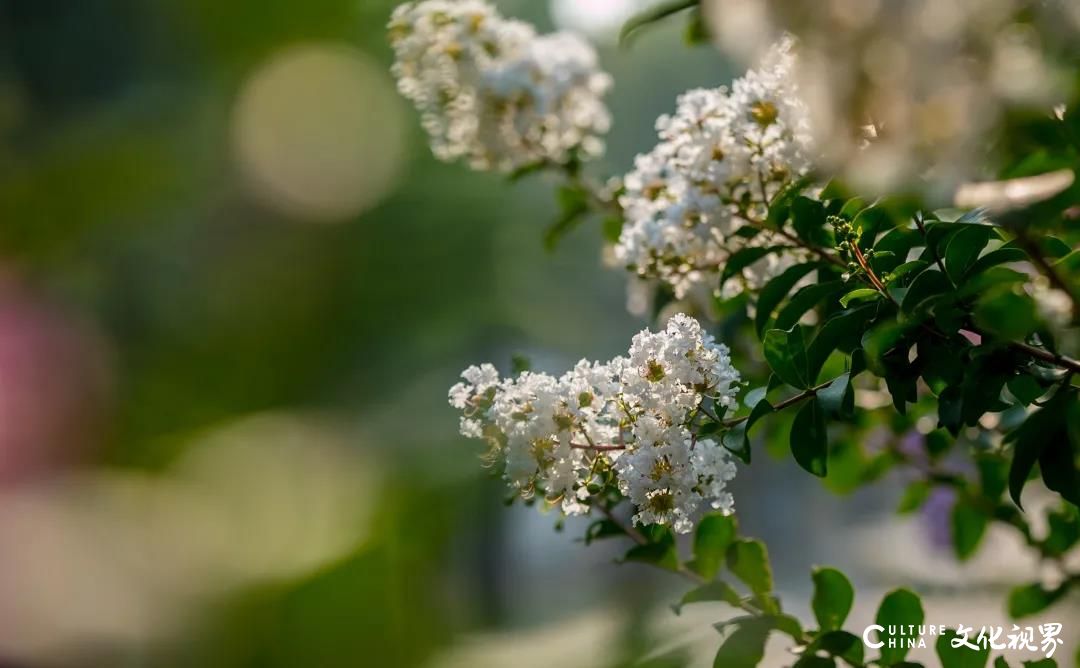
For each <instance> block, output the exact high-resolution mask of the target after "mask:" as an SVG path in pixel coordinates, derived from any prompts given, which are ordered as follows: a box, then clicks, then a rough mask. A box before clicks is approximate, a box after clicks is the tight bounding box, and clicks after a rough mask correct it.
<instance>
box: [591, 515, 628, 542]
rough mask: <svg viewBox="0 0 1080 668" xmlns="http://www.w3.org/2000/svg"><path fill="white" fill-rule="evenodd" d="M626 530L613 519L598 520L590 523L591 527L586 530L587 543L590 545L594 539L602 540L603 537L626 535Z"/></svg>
mask: <svg viewBox="0 0 1080 668" xmlns="http://www.w3.org/2000/svg"><path fill="white" fill-rule="evenodd" d="M625 535H626V531H625V530H624V529H623V528H622V527H621V526H620V525H619V524H617V523H615V522H612V521H611V520H596V521H595V522H593V523H592V524H590V525H589V528H588V529H586V530H585V539H584V540H585V544H586V545H589V544H590V543H592V542H593V541H596V540H600V539H602V538H614V537H615V536H625Z"/></svg>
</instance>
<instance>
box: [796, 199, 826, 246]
mask: <svg viewBox="0 0 1080 668" xmlns="http://www.w3.org/2000/svg"><path fill="white" fill-rule="evenodd" d="M825 217H826V216H825V206H824V205H823V204H822V203H821V202H818V201H817V200H812V199H810V198H809V197H802V196H799V197H796V198H795V199H794V201H792V203H791V224H792V227H794V228H795V233H796V234H797V235H798V236H799V238H800V239H802V240H804V241H807V242H809V243H811V244H814V245H817V246H833V245H834V239H833V236H832V234H831V230H829V229H827V228H826V226H825Z"/></svg>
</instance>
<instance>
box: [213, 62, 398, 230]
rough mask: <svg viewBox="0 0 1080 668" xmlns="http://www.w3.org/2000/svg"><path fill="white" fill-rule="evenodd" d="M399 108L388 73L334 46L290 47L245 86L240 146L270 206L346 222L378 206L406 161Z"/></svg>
mask: <svg viewBox="0 0 1080 668" xmlns="http://www.w3.org/2000/svg"><path fill="white" fill-rule="evenodd" d="M402 119H403V115H402V114H401V112H400V103H399V101H398V98H397V96H396V93H395V91H394V89H393V86H392V84H391V82H390V80H389V77H388V75H387V73H386V72H385V69H384V68H380V67H379V66H378V65H377V64H375V63H373V62H372V61H371V59H370V58H369V57H368V56H366V55H365V54H364V53H362V52H360V51H358V50H356V49H353V48H352V47H349V46H346V45H342V44H335V43H318V44H310V45H304V46H299V47H292V48H290V49H287V50H285V51H282V52H280V53H278V54H276V55H275V56H273V57H271V58H270V59H269V60H268V61H267V62H265V63H264V64H263V65H262V66H261V67H259V68H258V69H257V70H256V71H255V72H254V73H253V74H252V75H251V77H250V78H249V79H248V81H247V82H246V83H245V85H244V87H243V89H242V90H241V92H240V96H239V99H238V100H237V103H236V107H235V111H234V117H233V128H232V132H233V142H234V148H235V151H236V156H237V160H238V162H239V164H240V167H241V171H242V174H243V177H244V179H245V182H246V183H247V185H248V186H249V187H250V188H251V191H252V194H253V195H254V196H255V197H256V198H257V199H258V200H259V201H260V202H261V203H262V204H264V205H266V206H268V207H270V208H272V209H274V210H275V211H278V212H280V213H282V214H284V215H286V216H289V217H294V218H298V219H302V220H315V221H339V220H344V219H348V218H350V217H353V216H356V215H357V214H359V213H361V212H363V211H365V210H367V209H368V208H370V207H372V206H374V205H375V204H377V203H378V202H379V201H380V200H381V199H382V198H383V197H385V196H386V195H387V194H389V193H390V191H391V190H392V189H393V187H394V185H395V184H396V183H397V180H398V176H399V174H400V171H401V166H402V159H403V157H404V148H405V146H404V128H403V123H402Z"/></svg>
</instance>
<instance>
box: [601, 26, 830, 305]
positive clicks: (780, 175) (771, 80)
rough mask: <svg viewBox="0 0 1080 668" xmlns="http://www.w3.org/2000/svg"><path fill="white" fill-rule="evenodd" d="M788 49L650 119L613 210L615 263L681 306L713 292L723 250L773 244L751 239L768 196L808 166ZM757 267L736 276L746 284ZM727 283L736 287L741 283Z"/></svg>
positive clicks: (803, 111)
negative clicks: (649, 141) (657, 285)
mask: <svg viewBox="0 0 1080 668" xmlns="http://www.w3.org/2000/svg"><path fill="white" fill-rule="evenodd" d="M792 48H793V45H792V41H791V40H790V39H785V40H782V41H781V42H780V43H779V44H777V45H776V46H774V47H773V49H772V50H771V51H770V52H769V54H768V55H767V56H766V58H765V59H764V60H763V61H762V63H761V66H760V67H759V68H758V69H755V70H751V71H749V72H747V73H746V75H745V76H743V77H742V78H740V79H737V80H736V81H735V82H734V83H733V84H732V86H731V89H730V90H729V89H727V88H726V87H720V88H715V89H709V90H705V89H700V90H692V91H689V92H687V93H685V94H684V95H682V96H681V97H680V98H679V100H678V104H677V108H676V111H675V113H674V114H673V115H671V116H662V117H661V118H660V119H659V120H658V121H657V124H656V125H657V130H658V132H659V137H660V143H659V144H657V146H656V147H655V148H654V149H653V150H652V151H650V152H649V153H647V154H644V155H640V156H638V158H637V159H636V160H635V163H634V170H633V171H632V172H630V173H629V174H627V176H626V178H625V193H624V195H623V196H622V197H621V198H620V204H621V205H622V207H623V210H624V212H625V219H626V224H625V225H624V226H623V230H622V234H621V236H620V238H619V242H618V244H617V245H616V247H615V256H616V259H617V260H618V261H619V262H621V263H622V264H623V265H625V266H626V267H627V268H628V269H630V270H631V271H633V272H634V273H635V274H636V276H637V277H638V278H642V279H647V278H656V279H659V280H661V281H663V282H665V283H667V284H668V285H670V287H671V289H672V290H673V292H674V294H675V297H676V298H677V299H682V298H683V297H685V296H686V295H687V294H689V293H690V292H691V291H693V290H694V288H695V287H697V286H702V285H706V286H708V287H709V289H710V290H712V289H716V288H718V287H721V286H717V285H716V282H717V280H718V278H719V276H720V274H721V272H722V270H723V265H724V263H725V262H726V260H727V258H728V257H729V256H730V255H731V253H732V252H734V251H735V250H737V249H738V248H741V247H744V246H746V245H748V244H750V245H773V244H775V243H777V241H778V240H777V239H776V238H775V237H774V235H773V234H771V233H769V232H767V231H759V232H758V233H757V234H756V236H754V237H753V238H752V239H747V238H745V237H742V236H739V235H736V234H735V233H736V232H737V231H739V230H740V228H743V227H745V226H748V225H750V226H755V225H756V226H759V227H760V223H761V221H762V220H763V219H764V217H765V215H766V213H767V210H768V204H769V202H770V201H771V200H772V198H773V197H775V196H776V194H777V193H778V192H779V191H780V190H781V189H782V188H783V187H784V186H786V185H788V184H789V183H791V182H792V181H793V180H794V179H795V178H798V177H800V176H802V175H804V174H805V173H806V172H807V171H808V170H809V168H810V152H811V137H810V133H809V121H808V113H807V108H806V105H805V103H804V102H803V101H802V99H801V98H800V97H799V91H798V88H797V86H796V85H795V81H794V77H793V74H792V70H793V67H794V55H793V53H792ZM778 264H781V263H779V262H777V261H776V259H775V258H773V259H772V260H769V259H765V260H764V261H762V262H760V263H759V264H757V265H756V266H753V267H752V268H748V269H747V270H746V271H744V272H743V274H744V276H745V277H746V278H747V279H748V280H749V281H750V282H751V283H752V284H753V283H759V282H760V279H757V278H755V277H754V274H759V275H760V274H761V273H762V271H763V269H767V268H769V267H773V266H774V265H778ZM732 285H735V286H739V287H745V284H744V283H739V282H736V283H733V284H732Z"/></svg>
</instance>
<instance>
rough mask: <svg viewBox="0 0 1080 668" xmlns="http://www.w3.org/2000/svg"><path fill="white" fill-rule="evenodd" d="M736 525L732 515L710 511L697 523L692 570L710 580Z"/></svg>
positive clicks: (731, 540)
mask: <svg viewBox="0 0 1080 668" xmlns="http://www.w3.org/2000/svg"><path fill="white" fill-rule="evenodd" d="M699 447H700V446H699ZM737 533H738V527H737V525H736V522H735V516H734V515H721V514H720V513H710V514H708V515H706V516H705V517H703V518H702V519H701V522H699V523H698V527H697V531H696V532H695V533H694V562H693V568H694V570H695V571H696V572H697V573H698V574H699V575H701V577H703V578H705V579H706V580H712V579H713V578H714V577H716V574H717V573H718V572H719V570H720V566H721V565H723V563H724V555H725V554H726V553H727V549H728V547H729V546H730V545H731V544H732V543H733V542H734V541H735V536H736V534H737Z"/></svg>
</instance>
